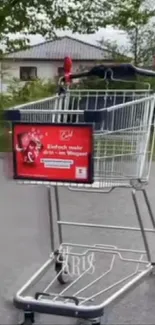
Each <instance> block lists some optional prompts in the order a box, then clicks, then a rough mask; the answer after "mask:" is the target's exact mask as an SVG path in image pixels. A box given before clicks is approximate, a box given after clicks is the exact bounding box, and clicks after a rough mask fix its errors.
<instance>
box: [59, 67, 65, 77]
mask: <svg viewBox="0 0 155 325" xmlns="http://www.w3.org/2000/svg"><path fill="white" fill-rule="evenodd" d="M63 75H64V67H59V68H58V76H59V77H62V76H63Z"/></svg>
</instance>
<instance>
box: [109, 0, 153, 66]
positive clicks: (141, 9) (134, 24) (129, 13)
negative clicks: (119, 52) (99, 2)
mask: <svg viewBox="0 0 155 325" xmlns="http://www.w3.org/2000/svg"><path fill="white" fill-rule="evenodd" d="M116 2H117V3H116V4H115V10H114V11H113V14H112V16H111V24H112V25H113V26H115V27H117V28H118V29H120V30H124V31H125V33H126V34H127V43H128V42H129V44H130V46H129V47H128V48H126V53H131V55H132V57H133V62H134V64H135V65H145V66H150V65H152V57H153V55H154V53H155V25H154V23H153V22H152V18H153V17H154V16H155V5H154V1H152V2H151V1H146V0H124V1H119V0H118V1H116Z"/></svg>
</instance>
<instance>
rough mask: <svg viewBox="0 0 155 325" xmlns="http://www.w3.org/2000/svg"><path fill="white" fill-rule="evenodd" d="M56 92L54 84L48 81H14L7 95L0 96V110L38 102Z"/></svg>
mask: <svg viewBox="0 0 155 325" xmlns="http://www.w3.org/2000/svg"><path fill="white" fill-rule="evenodd" d="M55 92H56V84H55V83H53V82H51V81H50V80H49V81H46V82H45V81H41V80H39V79H37V80H34V81H29V82H26V83H25V84H24V85H22V86H21V83H20V82H19V81H18V80H16V79H14V80H13V81H12V82H11V83H10V85H9V87H8V92H7V94H1V96H0V108H2V109H3V108H8V107H12V106H15V105H19V104H24V103H27V102H30V101H35V100H39V99H41V98H45V97H49V96H52V95H53V94H54V93H55Z"/></svg>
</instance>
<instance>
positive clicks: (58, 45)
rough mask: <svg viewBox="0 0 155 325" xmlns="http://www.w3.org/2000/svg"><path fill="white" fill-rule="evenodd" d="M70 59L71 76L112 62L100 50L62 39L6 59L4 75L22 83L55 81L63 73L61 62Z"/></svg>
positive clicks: (82, 43) (11, 54) (99, 48)
mask: <svg viewBox="0 0 155 325" xmlns="http://www.w3.org/2000/svg"><path fill="white" fill-rule="evenodd" d="M65 56H71V57H72V60H73V72H79V71H80V70H81V69H88V68H89V67H92V66H94V65H95V64H98V63H100V62H103V61H106V62H107V61H110V62H111V61H112V54H111V53H110V51H108V50H106V49H103V48H102V47H99V46H96V45H92V44H88V43H86V42H83V41H80V40H77V39H74V38H71V37H68V36H64V37H61V38H58V39H55V40H52V41H46V42H44V43H40V44H37V45H33V46H31V47H29V48H28V49H26V50H22V51H18V52H15V53H10V54H8V55H7V56H6V57H5V62H4V64H5V71H6V72H7V75H8V76H9V79H10V78H17V79H20V81H21V82H25V81H28V80H31V79H33V78H36V77H37V78H39V79H44V80H46V79H54V78H55V77H58V76H60V75H62V73H63V60H64V58H65Z"/></svg>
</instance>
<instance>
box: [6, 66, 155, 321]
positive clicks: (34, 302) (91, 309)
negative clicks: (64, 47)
mask: <svg viewBox="0 0 155 325" xmlns="http://www.w3.org/2000/svg"><path fill="white" fill-rule="evenodd" d="M121 68H122V67H121V66H120V69H121ZM132 68H133V67H132ZM109 71H110V72H111V73H112V74H113V73H114V72H113V71H112V68H107V67H106V69H105V71H104V72H105V76H104V77H106V76H107V74H108V73H109ZM135 71H136V72H138V73H140V74H143V75H151V76H152V75H153V76H155V72H151V71H146V70H141V69H136V68H135ZM81 76H84V74H83V75H80V77H81ZM74 77H77V76H73V78H74ZM119 91H120V90H119ZM149 91H150V90H148V91H146V92H145V95H144V91H139V92H138V96H140V98H138V99H137V97H136V99H135V97H134V99H133V100H132V101H131V100H130V101H128V102H127V103H124V102H123V103H122V104H116V103H114V104H113V105H111V106H110V107H108V108H105V107H103V108H100V109H99V110H98V111H97V110H96V109H94V111H96V112H99V113H100V114H101V113H104V112H105V109H106V110H107V111H108V112H115V111H117V110H118V109H121V108H125V107H132V105H139V107H142V105H143V104H145V105H144V107H145V109H146V110H147V109H148V110H149V109H150V113H149V114H148V116H147V117H145V118H146V121H147V123H146V128H147V130H148V132H147V136H146V137H145V142H146V143H145V144H144V147H143V149H142V151H143V153H144V154H145V157H141V156H140V158H141V160H143V158H144V162H143V163H142V165H140V166H141V172H140V174H138V175H140V177H139V178H136V177H133V178H132V177H129V175H128V176H127V177H126V178H125V177H124V178H123V179H121V178H120V179H119V175H117V177H114V174H113V175H112V177H110V176H108V177H109V178H107V179H105V182H103V180H104V177H105V175H104V174H103V179H101V181H100V177H101V174H100V175H99V176H98V177H96V180H95V181H94V184H92V185H83V184H80V185H77V184H76V185H75V184H69V183H63V184H61V183H54V182H52V183H48V182H35V181H18V183H19V184H25V185H26V184H32V185H34V184H36V185H37V184H42V185H44V186H45V187H46V189H47V200H48V210H49V220H50V239H51V253H50V256H49V258H48V260H47V261H46V262H45V263H44V265H43V266H41V267H40V269H39V270H37V272H36V273H35V274H34V275H33V276H32V277H31V279H29V280H28V281H27V283H26V284H25V285H24V286H23V287H22V288H21V289H20V290H19V291H18V292H17V293H16V295H15V297H14V300H13V301H14V305H15V307H16V308H18V309H21V310H23V311H24V322H23V324H24V325H25V324H32V323H34V322H35V318H34V314H35V313H43V314H50V315H60V316H66V317H73V318H77V319H82V320H83V323H85V322H86V321H88V320H89V321H90V324H98V325H100V324H101V321H102V318H103V316H104V310H105V309H106V308H107V307H108V306H110V307H111V305H112V304H114V303H116V302H117V301H119V300H120V299H122V298H123V297H124V295H126V294H127V293H128V292H129V291H130V290H132V289H134V288H135V287H136V286H137V285H139V284H140V283H141V282H142V281H143V280H144V279H145V278H146V277H147V276H148V275H150V274H152V273H153V270H154V265H155V261H154V259H153V257H152V255H151V252H150V246H149V243H148V238H147V234H148V233H155V218H154V215H153V211H152V208H151V205H150V201H149V198H148V195H147V192H146V189H145V186H146V184H147V183H148V179H149V175H150V168H151V161H152V152H153V146H154V136H153V138H152V146H151V149H150V155H149V159H148V161H149V163H148V165H147V172H145V173H144V165H145V159H146V153H147V148H146V145H147V144H148V140H149V137H150V131H151V125H152V116H153V110H154V105H155V96H154V95H150V94H149ZM83 92H85V90H80V91H79V90H78V93H79V94H80V96H81V94H82V93H83ZM92 92H93V91H92ZM127 92H130V93H131V90H130V91H127ZM72 93H73V96H74V95H75V91H73V92H72V91H70V92H69V94H72ZM109 93H110V91H109ZM96 94H97V96H103V91H96ZM139 94H140V95H139ZM90 96H91V91H90V90H89V96H88V97H89V98H90ZM134 96H136V91H134ZM63 99H64V97H63V96H62V97H61V95H59V96H55V97H52V98H50V99H47V100H43V101H39V102H34V103H29V104H26V105H21V106H18V107H15V108H14V110H11V114H12V111H14V112H15V113H16V114H17V111H18V113H19V114H20V118H21V120H22V121H33V122H34V121H35V122H37V119H39V118H40V117H41V118H43V119H44V117H45V116H46V114H47V115H48V118H49V116H50V118H51V120H50V121H51V122H60V119H61V118H62V115H63V120H61V121H62V123H63V122H66V116H68V115H70V116H73V115H75V114H76V116H78V119H79V117H80V116H82V115H83V113H84V111H83V110H80V109H78V108H77V109H76V111H75V109H74V110H73V109H67V106H65V107H63V110H62V108H61V107H62V106H61V105H62V100H63ZM58 101H59V103H58ZM60 101H61V105H60ZM88 106H89V103H88ZM105 106H106V104H105ZM149 107H150V108H149ZM86 111H87V110H86ZM7 113H8V115H9V114H10V111H9V112H7ZM144 115H145V114H144ZM16 116H17V115H16ZM88 117H89V116H88ZM7 118H8V117H7ZM46 118H47V116H46ZM8 119H9V120H11V118H8ZM16 120H17V118H16ZM74 122H75V121H74ZM143 122H144V120H143ZM126 123H127V122H126ZM116 133H117V136H119V137H121V136H122V134H121V133H120V130H117V131H116ZM142 133H143V132H142ZM96 134H97V136H100V135H103V136H106V135H107V134H108V136H112V135H113V136H114V139H115V137H116V135H115V133H114V132H112V130H110V132H109V131H108V132H107V133H106V132H105V131H104V130H103V128H100V129H99V130H97V132H96ZM126 136H128V135H126ZM123 154H124V153H123ZM140 154H141V152H140ZM114 163H115V161H114ZM99 168H100V166H99ZM102 172H103V171H102V170H101V173H102ZM124 176H125V175H124ZM61 186H65V187H67V188H68V189H69V190H72V191H75V192H77V191H84V192H88V193H91V192H95V193H98V194H100V195H102V194H103V193H109V192H111V191H112V190H114V189H115V188H128V189H130V190H131V195H132V200H133V204H134V207H135V212H136V216H137V220H138V223H139V228H137V227H124V226H116V225H105V224H95V223H94V224H93V223H91V224H90V223H85V222H82V223H81V222H69V221H67V220H66V221H62V219H61V213H60V202H59V187H61ZM51 187H52V188H53V189H54V194H53V195H54V200H55V203H56V215H57V227H58V236H59V244H60V245H59V247H57V246H56V247H55V241H54V221H53V219H54V218H53V206H52V200H51ZM138 192H140V193H142V195H143V198H144V201H145V203H146V207H147V209H148V213H149V217H150V220H151V224H152V228H147V229H146V228H145V227H144V224H143V220H142V215H141V211H140V207H139V203H138V199H137V193H138ZM62 227H77V228H80V227H85V228H88V229H89V228H94V229H108V230H109V229H112V230H115V231H119V230H124V231H129V232H141V235H142V238H143V243H144V249H143V250H133V249H124V248H122V247H117V246H112V245H111V246H110V245H106V244H94V245H84V244H76V243H66V242H63V236H62ZM68 247H69V248H71V251H67V253H66V250H65V249H66V248H68ZM74 248H82V249H83V251H82V253H79V252H78V253H76V252H74V251H73V250H74ZM64 250H65V256H67V258H68V256H79V257H80V256H87V254H88V253H89V252H91V253H92V252H93V253H96V254H97V253H101V254H109V255H110V256H111V262H110V266H109V268H108V269H107V271H106V272H104V273H102V274H101V275H100V276H98V277H97V278H95V279H94V280H93V281H91V282H90V283H89V284H88V285H86V286H85V287H83V288H81V289H80V290H77V291H76V292H75V293H74V294H71V295H70V294H66V292H68V290H69V289H71V288H72V286H73V285H74V284H77V283H78V282H79V281H80V280H81V279H82V277H83V276H84V275H85V274H86V273H87V272H88V271H89V269H88V270H85V271H84V272H83V273H82V274H80V275H79V276H78V277H77V278H76V279H75V280H74V281H72V282H71V283H69V285H68V286H67V287H66V282H67V281H68V280H66V279H68V278H67V277H68V273H69V272H68V269H67V272H66V267H68V262H67V264H66V263H65V261H66V260H65V259H64V255H63V252H64ZM124 254H126V257H124ZM128 254H134V255H135V256H136V257H134V258H133V257H132V258H131V257H130V258H129V257H127V256H128ZM144 256H145V259H143V258H144ZM116 257H118V258H119V259H120V261H123V262H130V263H133V265H134V264H135V270H134V271H133V272H132V273H131V274H129V275H128V276H125V277H124V278H122V279H121V280H119V281H117V282H115V283H113V284H112V285H110V286H109V287H107V288H104V289H102V290H101V291H100V292H97V293H96V294H92V295H90V296H89V297H87V296H86V297H85V296H83V294H84V291H85V290H87V289H88V288H91V286H92V285H94V284H96V283H97V282H98V281H100V280H101V279H104V278H105V277H106V275H107V274H109V273H110V272H111V271H112V269H113V267H114V263H115V258H116ZM67 261H68V260H67ZM51 266H55V270H56V276H55V277H54V279H52V281H51V282H50V284H49V285H48V286H47V287H46V288H45V290H44V291H43V292H36V294H35V295H34V296H31V295H30V296H28V295H27V294H26V293H27V291H28V290H29V289H31V288H32V287H33V286H34V285H35V284H36V283H37V282H38V281H39V279H40V278H42V277H43V275H44V274H45V273H46V272H47V271H48V270H49V269H50V268H51ZM57 280H58V281H59V282H60V283H61V285H62V283H64V284H65V286H63V289H62V290H61V292H60V293H59V294H57V293H53V292H52V293H51V292H50V291H49V290H50V289H51V287H52V285H53V284H54V283H55V281H57ZM118 285H122V286H121V287H120V288H119V289H118V290H116V291H115V292H114V293H113V294H112V295H111V296H109V297H108V298H106V299H104V300H102V301H101V303H99V304H97V305H95V304H93V303H92V302H93V301H94V299H96V298H97V297H99V296H102V294H104V293H105V292H108V291H109V290H111V289H113V288H115V287H116V288H117V286H118ZM81 293H82V296H81Z"/></svg>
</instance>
